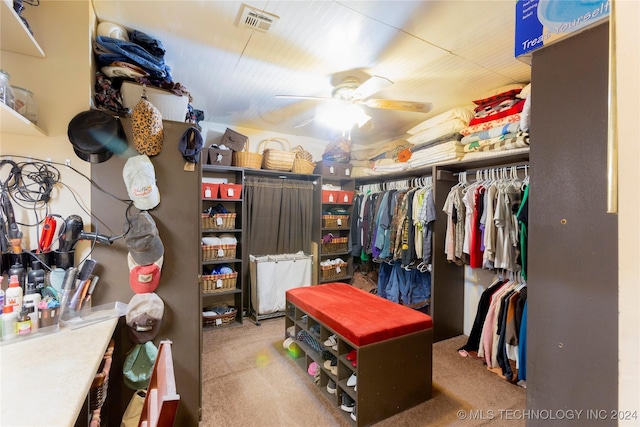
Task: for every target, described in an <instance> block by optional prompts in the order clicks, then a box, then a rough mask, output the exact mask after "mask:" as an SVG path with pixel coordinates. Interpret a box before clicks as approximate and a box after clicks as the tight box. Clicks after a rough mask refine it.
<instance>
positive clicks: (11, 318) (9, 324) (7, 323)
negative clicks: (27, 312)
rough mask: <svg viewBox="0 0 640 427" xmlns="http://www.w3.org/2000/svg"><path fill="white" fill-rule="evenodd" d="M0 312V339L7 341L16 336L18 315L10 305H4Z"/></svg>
mask: <svg viewBox="0 0 640 427" xmlns="http://www.w3.org/2000/svg"><path fill="white" fill-rule="evenodd" d="M2 311H3V313H2V339H3V340H4V341H9V340H12V339H14V338H15V337H17V336H18V313H16V312H15V311H13V306H12V305H5V306H4V307H2Z"/></svg>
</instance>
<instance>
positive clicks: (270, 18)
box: [238, 4, 280, 33]
mask: <svg viewBox="0 0 640 427" xmlns="http://www.w3.org/2000/svg"><path fill="white" fill-rule="evenodd" d="M278 19H280V17H278V16H276V15H273V14H271V13H267V12H263V11H260V10H258V9H256V8H253V7H251V6H247V5H246V4H243V5H242V9H241V10H240V19H239V20H238V23H239V24H240V26H243V27H247V28H251V29H252V30H257V31H262V32H263V33H266V32H267V31H269V28H271V26H272V25H273V24H274V23H275V22H276V21H277V20H278Z"/></svg>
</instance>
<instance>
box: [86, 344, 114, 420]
mask: <svg viewBox="0 0 640 427" xmlns="http://www.w3.org/2000/svg"><path fill="white" fill-rule="evenodd" d="M114 346H115V344H114V341H113V340H111V342H110V343H109V346H108V347H107V351H106V352H105V354H104V357H103V358H102V362H100V368H99V370H98V373H97V374H96V376H95V377H93V381H92V382H91V388H90V389H89V407H90V408H91V410H92V411H97V410H100V409H101V408H102V405H104V402H105V400H106V399H107V389H108V388H109V371H110V370H111V361H112V358H113V350H114Z"/></svg>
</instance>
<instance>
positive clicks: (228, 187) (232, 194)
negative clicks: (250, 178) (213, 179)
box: [220, 184, 242, 199]
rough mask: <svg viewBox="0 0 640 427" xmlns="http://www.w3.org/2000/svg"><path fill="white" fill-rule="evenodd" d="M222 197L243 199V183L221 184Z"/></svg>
mask: <svg viewBox="0 0 640 427" xmlns="http://www.w3.org/2000/svg"><path fill="white" fill-rule="evenodd" d="M220 198H222V199H241V198H242V184H220Z"/></svg>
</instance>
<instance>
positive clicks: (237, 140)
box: [220, 128, 249, 151]
mask: <svg viewBox="0 0 640 427" xmlns="http://www.w3.org/2000/svg"><path fill="white" fill-rule="evenodd" d="M247 141H249V138H248V137H246V136H244V135H243V134H241V133H239V132H236V131H235V130H233V129H229V128H227V130H225V131H224V135H222V141H221V142H220V143H221V144H223V145H224V146H225V147H228V148H229V149H231V150H233V151H242V149H243V148H244V145H245V144H246V143H247Z"/></svg>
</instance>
